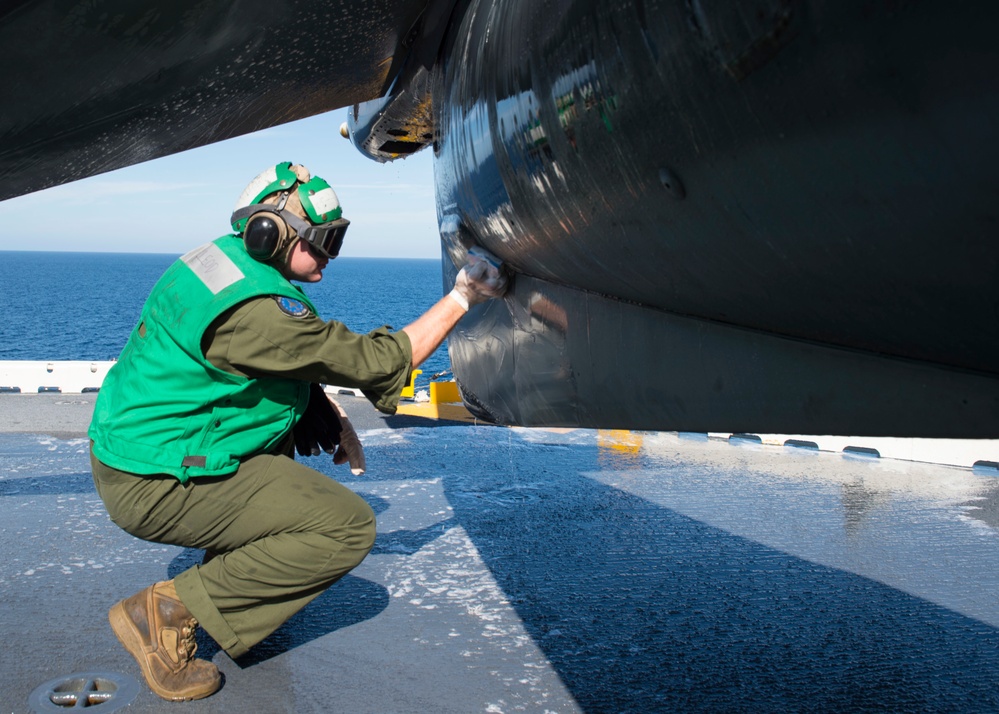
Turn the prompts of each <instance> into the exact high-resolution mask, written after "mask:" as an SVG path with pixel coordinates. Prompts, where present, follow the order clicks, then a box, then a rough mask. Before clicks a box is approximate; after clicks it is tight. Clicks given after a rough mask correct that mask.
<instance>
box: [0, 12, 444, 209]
mask: <svg viewBox="0 0 999 714" xmlns="http://www.w3.org/2000/svg"><path fill="white" fill-rule="evenodd" d="M425 5H426V0H401V1H400V0H391V1H390V0H338V2H336V3H317V2H303V1H302V0H288V1H286V2H280V3H275V2H262V1H261V0H171V1H170V2H164V1H163V0H159V1H158V2H143V3H137V2H133V1H132V0H102V1H100V2H93V1H86V2H84V1H72V2H66V1H61V2H57V0H21V2H19V3H15V4H14V7H13V8H12V9H9V10H7V11H6V12H3V13H2V15H0V46H2V47H3V48H4V50H5V56H6V60H7V61H6V67H5V70H6V71H4V72H3V73H2V76H0V95H2V96H3V97H4V102H3V104H4V106H3V111H2V112H0V200H2V199H6V198H11V197H13V196H18V195H21V194H25V193H30V192H32V191H36V190H39V189H43V188H47V187H49V186H54V185H57V184H61V183H66V182H68V181H73V180H76V179H81V178H85V177H87V176H93V175H95V174H99V173H103V172H105V171H111V170H113V169H117V168H121V167H123V166H128V165H131V164H135V163H139V162H142V161H146V160H149V159H154V158H157V157H160V156H165V155H168V154H172V153H176V152H179V151H184V150H186V149H191V148H194V147H197V146H203V145H206V144H210V143H213V142H216V141H220V140H222V139H228V138H231V137H234V136H238V135H241V134H246V133H249V132H253V131H257V130H260V129H264V128H267V127H271V126H274V125H277V124H282V123H285V122H289V121H293V120H296V119H302V118H305V117H308V116H312V115H315V114H319V113H322V112H326V111H329V110H332V109H336V108H338V107H343V106H347V105H350V104H354V103H356V102H360V101H365V100H369V99H373V98H376V97H379V96H381V95H382V94H383V93H384V90H385V84H386V82H387V81H388V80H389V79H390V78H391V77H392V76H393V75H394V72H395V70H396V69H397V68H396V66H395V64H396V63H397V62H398V61H399V60H400V57H401V56H403V54H404V52H405V40H406V38H407V36H408V35H409V33H410V32H411V30H412V29H413V27H414V24H415V23H416V22H417V21H418V19H419V17H420V14H421V12H422V11H423V9H424V6H425Z"/></svg>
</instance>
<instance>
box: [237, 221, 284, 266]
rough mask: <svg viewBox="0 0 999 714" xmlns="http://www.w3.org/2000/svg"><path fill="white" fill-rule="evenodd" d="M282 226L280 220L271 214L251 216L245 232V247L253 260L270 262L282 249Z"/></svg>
mask: <svg viewBox="0 0 999 714" xmlns="http://www.w3.org/2000/svg"><path fill="white" fill-rule="evenodd" d="M279 221H280V222H281V223H282V224H283V223H284V221H281V219H280V218H277V217H276V216H272V215H270V214H264V215H256V216H251V217H250V220H249V221H247V223H246V229H245V230H244V231H243V245H244V246H245V247H246V252H247V253H248V254H249V255H250V257H251V258H255V259H257V260H270V259H271V258H273V257H274V255H275V254H276V253H277V252H278V250H279V249H280V248H281V244H282V242H283V241H282V240H281V238H282V236H281V234H282V230H281V228H282V226H279V225H278V222H279Z"/></svg>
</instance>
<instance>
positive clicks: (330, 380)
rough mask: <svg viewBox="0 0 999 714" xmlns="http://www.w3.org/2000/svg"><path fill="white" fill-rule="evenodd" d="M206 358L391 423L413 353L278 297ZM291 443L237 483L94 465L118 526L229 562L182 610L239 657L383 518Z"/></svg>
mask: <svg viewBox="0 0 999 714" xmlns="http://www.w3.org/2000/svg"><path fill="white" fill-rule="evenodd" d="M202 350H203V352H204V354H205V356H206V357H207V359H208V360H209V361H210V362H211V363H212V364H213V365H215V366H216V367H218V368H220V369H223V370H226V371H228V372H232V373H234V374H239V375H243V376H249V377H256V376H260V375H264V374H271V375H281V376H285V377H291V378H293V379H301V380H303V381H308V382H319V383H325V384H337V385H341V386H350V387H356V388H359V389H362V390H363V391H364V393H365V394H366V395H367V396H368V398H369V399H370V400H371V401H372V402H373V403H374V404H375V406H376V407H377V408H378V409H380V410H382V411H385V412H388V413H392V412H394V411H395V407H396V405H397V404H398V401H399V394H400V392H401V391H402V388H403V387H404V386H405V385H406V384H407V381H408V377H409V372H410V365H411V361H412V350H411V346H410V343H409V338H408V336H407V335H406V334H405V333H403V332H389V331H388V330H387V329H385V328H380V329H378V330H375V331H374V332H372V333H370V334H368V335H362V334H356V333H353V332H350V331H349V330H348V329H347V328H346V327H345V326H344V325H342V324H341V323H338V322H335V321H330V322H325V321H323V320H321V319H319V318H318V317H316V316H315V315H313V314H312V313H311V312H309V313H308V314H307V315H305V316H300V317H296V316H293V315H290V314H288V313H287V312H285V311H283V310H282V309H281V308H280V307H279V306H278V303H277V302H276V301H275V300H274V299H273V298H271V297H261V298H255V299H252V300H249V301H247V302H245V303H243V304H241V305H238V306H236V307H235V308H233V309H231V310H229V311H228V312H226V313H223V314H222V315H221V316H220V317H219V318H218V319H216V320H215V322H214V323H213V324H212V325H211V326H210V327H209V329H208V330H207V331H206V333H205V336H204V338H203V340H202ZM293 444H294V441H293V439H292V435H291V434H289V435H288V438H287V439H286V441H285V443H284V444H283V445H282V447H281V448H280V449H279V451H280V453H274V454H262V455H257V456H253V457H250V458H248V459H246V460H245V461H243V462H242V463H241V465H240V467H239V470H238V471H237V472H236V473H235V474H232V475H231V476H223V477H203V478H193V479H191V480H190V481H189V482H188V483H187V484H186V485H185V484H182V483H181V482H180V481H178V480H177V479H176V478H175V477H173V476H169V475H161V476H137V475H135V474H131V473H127V472H123V471H119V470H117V469H113V468H111V467H109V466H107V465H105V464H103V463H101V462H100V461H98V460H97V459H95V458H93V456H91V463H92V466H93V473H94V483H95V485H96V487H97V491H98V493H99V494H100V496H101V499H102V500H103V501H104V504H105V506H106V508H107V510H108V513H109V514H110V516H111V518H112V520H113V521H114V522H115V523H116V524H118V525H119V526H120V527H121V528H123V529H124V530H125V531H127V532H129V533H131V534H132V535H134V536H136V537H138V538H142V539H144V540H150V541H154V542H157V543H168V544H171V545H179V546H184V547H189V548H204V549H206V550H211V551H214V552H216V553H219V554H220V555H219V556H218V557H216V558H214V559H213V560H211V561H209V562H208V563H206V564H204V565H200V566H194V567H192V568H190V569H189V570H187V571H185V572H183V573H181V574H180V575H178V576H177V577H176V579H175V585H176V587H177V592H178V594H179V595H180V597H181V600H183V602H184V605H185V606H186V607H187V608H188V609H189V610H190V611H191V613H192V614H193V615H194V616H195V617H196V618H197V620H198V622H199V623H200V624H201V626H202V627H203V628H204V629H205V631H206V632H208V634H209V635H211V636H212V638H213V639H215V641H216V642H218V643H219V645H220V646H221V647H222V648H223V649H224V650H225V651H226V652H227V653H228V654H229V655H230V656H231V657H234V658H235V657H239V656H241V655H243V654H245V653H246V652H247V651H248V650H249V649H250V648H251V647H252V646H253V645H255V644H256V643H258V642H260V641H261V640H262V639H264V638H265V637H267V635H269V634H270V633H271V632H273V631H274V630H276V629H277V628H278V627H280V626H281V624H282V623H284V622H285V621H286V620H288V618H290V617H291V616H292V615H294V614H295V613H296V612H298V611H299V610H300V609H301V608H302V607H304V606H305V605H306V604H308V603H309V602H310V601H312V600H313V599H314V598H315V597H317V596H318V595H320V594H321V593H322V592H323V591H324V590H326V589H327V588H328V587H329V586H330V585H332V584H333V583H335V582H336V581H337V580H339V579H340V578H341V577H343V575H345V574H346V573H348V572H349V571H350V570H351V569H353V568H354V567H356V566H357V565H358V564H359V563H360V562H361V561H362V560H363V559H364V557H365V556H366V555H367V554H368V552H369V551H370V550H371V547H372V545H373V544H374V537H375V519H374V514H373V513H372V511H371V508H370V507H369V506H368V505H367V503H365V502H364V500H363V499H362V498H360V497H359V496H358V495H356V494H354V493H353V492H351V491H350V490H349V489H347V488H345V487H344V486H342V485H340V484H338V483H337V482H335V481H333V480H332V479H330V478H329V477H327V476H325V475H323V474H320V473H319V472H317V471H314V470H313V469H311V468H309V467H307V466H305V465H303V464H300V463H297V462H295V461H294V460H293V459H292V458H291V455H292V453H293Z"/></svg>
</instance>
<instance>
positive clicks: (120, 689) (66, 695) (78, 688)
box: [28, 672, 139, 714]
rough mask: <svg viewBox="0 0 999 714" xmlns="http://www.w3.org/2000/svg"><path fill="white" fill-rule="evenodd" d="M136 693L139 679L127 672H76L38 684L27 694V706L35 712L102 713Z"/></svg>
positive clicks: (130, 701) (124, 702)
mask: <svg viewBox="0 0 999 714" xmlns="http://www.w3.org/2000/svg"><path fill="white" fill-rule="evenodd" d="M138 694H139V683H138V682H137V681H135V680H134V679H133V678H132V677H129V676H128V675H127V674H115V673H112V672H79V673H77V674H70V675H67V676H65V677H59V678H58V679H53V680H51V681H49V682H46V683H45V684H43V685H41V686H40V687H38V688H37V689H35V691H33V692H32V693H31V696H30V697H28V706H30V707H31V711H32V712H35V713H36V714H39V713H41V712H61V711H65V710H67V709H90V710H91V711H94V712H101V713H102V714H103V712H113V711H116V710H118V709H121V708H122V707H127V706H128V705H129V704H131V703H132V700H133V699H135V697H136V696H138Z"/></svg>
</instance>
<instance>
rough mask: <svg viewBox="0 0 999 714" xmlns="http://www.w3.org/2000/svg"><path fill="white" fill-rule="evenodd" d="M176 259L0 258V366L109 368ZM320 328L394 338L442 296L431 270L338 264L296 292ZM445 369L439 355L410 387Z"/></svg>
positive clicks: (426, 266) (435, 265) (427, 265)
mask: <svg viewBox="0 0 999 714" xmlns="http://www.w3.org/2000/svg"><path fill="white" fill-rule="evenodd" d="M177 257H178V256H176V255H151V254H138V253H49V252H29V251H24V252H20V251H17V252H15V251H0V288H2V290H3V296H4V305H3V309H2V316H0V360H109V359H115V358H116V357H117V356H118V354H119V353H120V352H121V349H122V347H124V346H125V341H126V340H127V339H128V335H129V334H130V333H131V331H132V328H133V327H134V326H135V323H136V321H137V320H138V318H139V314H140V313H141V311H142V304H143V302H145V299H146V296H147V295H148V294H149V290H150V289H151V288H152V287H153V284H154V283H155V282H156V280H157V279H158V278H159V277H160V275H161V274H162V273H163V271H164V270H166V268H167V267H168V266H169V265H170V264H171V263H172V262H173V261H174V260H176V259H177ZM304 289H305V291H306V293H307V294H308V295H309V297H310V298H311V299H312V301H313V302H314V303H315V305H316V307H317V309H318V310H319V313H320V315H321V316H322V317H323V318H324V319H337V320H340V321H341V322H343V323H344V324H346V325H347V327H349V328H350V329H351V330H354V331H355V332H368V331H369V330H373V329H375V328H377V327H380V326H382V325H391V326H392V327H394V328H396V329H399V328H402V327H405V326H406V325H407V324H409V323H410V322H412V321H413V320H414V319H416V318H417V317H419V316H420V315H421V314H422V313H423V311H425V310H426V309H427V308H428V307H430V306H431V305H433V304H434V303H435V302H437V300H439V299H440V296H441V267H440V262H439V261H437V260H405V259H393V258H338V259H337V260H334V261H332V262H331V263H330V264H329V267H328V268H327V269H326V270H325V271H324V276H323V280H322V281H321V282H319V283H313V284H308V285H305V286H304ZM449 368H450V363H449V361H448V356H447V350H446V345H445V346H442V347H441V349H438V350H437V352H435V353H434V354H433V355H432V356H431V357H430V359H428V360H427V361H426V362H425V363H424V364H423V365H422V366H421V369H422V370H423V375H421V376H420V378H419V379H418V380H417V386H418V387H420V388H423V387H425V386H426V384H427V383H428V382H429V380H430V377H431V376H432V375H433V374H436V373H440V372H444V371H446V370H448V369H449Z"/></svg>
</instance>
